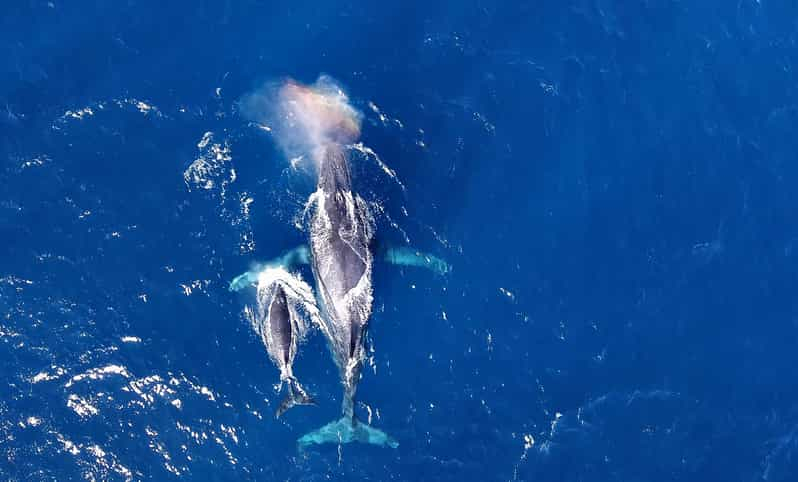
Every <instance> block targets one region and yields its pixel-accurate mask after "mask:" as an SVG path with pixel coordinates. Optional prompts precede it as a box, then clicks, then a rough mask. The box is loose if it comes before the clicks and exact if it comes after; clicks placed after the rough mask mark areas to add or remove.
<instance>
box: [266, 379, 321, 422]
mask: <svg viewBox="0 0 798 482" xmlns="http://www.w3.org/2000/svg"><path fill="white" fill-rule="evenodd" d="M286 392H287V394H286V396H285V398H284V399H283V401H282V402H281V403H280V406H279V407H277V412H275V414H274V416H275V417H276V418H280V416H281V415H282V414H284V413H285V412H286V411H287V410H288V409H289V408H291V407H295V406H297V405H316V400H313V397H311V396H310V395H308V392H306V391H305V389H304V388H302V385H300V384H299V382H298V381H297V379H296V378H294V377H291V378H289V379H288V380H286Z"/></svg>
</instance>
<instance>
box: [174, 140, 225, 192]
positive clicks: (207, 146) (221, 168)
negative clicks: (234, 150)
mask: <svg viewBox="0 0 798 482" xmlns="http://www.w3.org/2000/svg"><path fill="white" fill-rule="evenodd" d="M197 148H198V149H199V151H200V153H199V157H197V158H196V159H195V160H194V161H193V162H192V163H191V164H190V165H189V166H188V168H187V169H186V170H185V171H184V172H183V180H184V181H185V183H186V187H187V188H188V189H189V191H190V190H193V189H205V190H210V189H213V188H215V187H217V186H219V187H220V188H221V189H224V188H226V187H227V185H229V184H230V183H232V182H234V181H235V179H236V175H235V170H233V169H232V168H231V167H230V161H232V159H233V157H232V155H231V153H230V145H229V144H228V143H227V141H224V142H223V143H221V142H214V134H213V132H210V131H209V132H206V133H205V134H204V135H203V136H202V139H200V141H199V142H198V143H197Z"/></svg>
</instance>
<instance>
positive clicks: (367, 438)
mask: <svg viewBox="0 0 798 482" xmlns="http://www.w3.org/2000/svg"><path fill="white" fill-rule="evenodd" d="M351 442H360V443H364V444H371V445H377V446H380V447H390V448H392V449H395V448H397V447H398V446H399V442H397V441H396V439H394V438H393V437H391V436H390V435H388V434H386V433H385V432H383V431H382V430H378V429H376V428H374V427H372V426H370V425H366V424H365V423H362V422H360V421H359V420H358V419H357V418H355V417H348V416H344V417H341V418H340V419H338V420H336V421H334V422H330V423H328V424H327V425H325V426H323V427H321V428H320V429H318V430H314V431H313V432H310V433H306V434H305V435H303V436H302V437H300V438H299V440H297V444H298V445H299V448H300V449H305V448H307V447H310V446H311V445H321V444H328V443H329V444H346V443H351Z"/></svg>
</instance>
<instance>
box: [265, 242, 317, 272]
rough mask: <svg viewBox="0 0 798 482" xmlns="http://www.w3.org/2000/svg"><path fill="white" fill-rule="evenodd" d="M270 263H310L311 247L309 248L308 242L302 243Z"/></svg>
mask: <svg viewBox="0 0 798 482" xmlns="http://www.w3.org/2000/svg"><path fill="white" fill-rule="evenodd" d="M269 264H271V265H274V264H279V265H280V266H284V267H292V266H296V265H298V264H310V249H308V246H307V245H306V244H301V245H299V246H297V247H296V248H294V249H292V250H290V251H288V252H286V253H285V254H284V255H282V256H280V257H279V258H277V259H275V260H274V261H272V262H271V263H269Z"/></svg>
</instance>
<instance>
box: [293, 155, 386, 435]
mask: <svg viewBox="0 0 798 482" xmlns="http://www.w3.org/2000/svg"><path fill="white" fill-rule="evenodd" d="M317 155H318V156H319V158H318V159H317V167H318V170H319V173H318V174H319V177H318V183H317V190H316V192H315V193H314V194H313V195H312V196H311V202H312V204H313V205H314V206H315V209H313V211H312V215H311V218H310V223H309V224H310V255H311V266H312V269H313V276H314V278H315V279H316V299H317V300H318V301H319V307H320V309H321V318H320V321H321V323H322V331H323V332H324V333H325V334H326V335H327V341H328V345H329V348H330V353H331V354H332V357H333V360H334V361H335V364H336V366H337V367H338V371H339V374H340V377H341V383H342V385H343V388H344V393H343V400H342V402H341V412H342V416H341V418H340V419H339V420H337V421H335V422H332V423H330V424H327V425H325V426H324V427H322V428H320V429H318V430H316V431H314V432H311V433H308V434H306V435H304V436H302V437H301V438H300V439H299V444H300V446H308V445H311V444H321V443H341V442H352V441H357V442H364V443H370V444H375V445H382V446H388V447H397V446H398V445H399V444H398V442H397V441H396V440H394V439H393V438H391V437H390V436H388V435H386V434H385V433H384V432H382V431H380V430H377V429H375V428H373V427H370V426H368V425H366V424H363V423H361V422H359V421H358V420H357V418H356V417H355V414H354V399H355V393H356V391H357V384H358V382H359V380H360V371H361V368H362V366H363V361H364V359H365V346H364V341H365V335H366V330H367V328H368V323H369V318H370V317H371V309H372V300H373V297H372V287H371V279H372V265H373V255H372V253H371V251H370V249H369V246H370V244H371V240H372V237H373V218H372V216H371V213H370V211H369V209H368V205H367V204H366V202H365V201H364V200H363V199H362V198H361V197H360V196H359V195H358V194H356V193H354V192H353V191H352V181H351V177H350V173H349V165H348V163H347V159H346V155H345V154H344V151H343V147H342V146H341V145H340V144H337V143H334V142H330V143H327V144H326V145H325V146H323V147H322V148H321V150H320V151H319V152H317Z"/></svg>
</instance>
